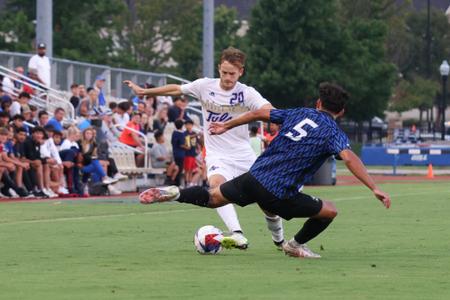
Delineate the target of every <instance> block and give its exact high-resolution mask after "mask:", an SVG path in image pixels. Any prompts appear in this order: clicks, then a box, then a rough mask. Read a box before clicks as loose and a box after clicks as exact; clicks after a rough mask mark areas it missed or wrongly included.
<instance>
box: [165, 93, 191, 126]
mask: <svg viewBox="0 0 450 300" xmlns="http://www.w3.org/2000/svg"><path fill="white" fill-rule="evenodd" d="M186 107H187V100H186V99H184V98H182V97H179V96H178V97H176V98H175V99H174V101H173V105H172V106H170V108H169V112H168V116H169V122H175V120H178V119H180V120H184V121H188V120H190V118H189V117H188V115H187V114H186Z"/></svg>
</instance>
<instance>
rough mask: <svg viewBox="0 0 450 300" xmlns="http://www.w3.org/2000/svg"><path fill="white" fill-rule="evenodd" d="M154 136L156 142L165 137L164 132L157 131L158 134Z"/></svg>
mask: <svg viewBox="0 0 450 300" xmlns="http://www.w3.org/2000/svg"><path fill="white" fill-rule="evenodd" d="M153 136H154V137H155V140H157V139H159V138H160V137H162V136H163V132H162V131H161V130H156V132H155V133H154V134H153Z"/></svg>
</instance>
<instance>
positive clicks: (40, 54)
mask: <svg viewBox="0 0 450 300" xmlns="http://www.w3.org/2000/svg"><path fill="white" fill-rule="evenodd" d="M45 53H46V46H45V44H44V43H39V44H38V47H37V54H35V55H33V56H32V57H31V58H30V60H29V62H28V69H29V70H36V71H37V74H36V75H37V77H38V79H39V81H40V82H41V83H42V84H43V85H44V86H45V87H46V88H49V87H50V82H51V76H50V74H51V73H50V72H51V65H50V59H49V58H48V57H47V56H46V55H45Z"/></svg>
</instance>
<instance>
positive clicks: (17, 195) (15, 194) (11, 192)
mask: <svg viewBox="0 0 450 300" xmlns="http://www.w3.org/2000/svg"><path fill="white" fill-rule="evenodd" d="M8 192H9V194H10V195H11V198H20V196H19V194H17V193H16V191H15V190H13V189H12V188H9V189H8Z"/></svg>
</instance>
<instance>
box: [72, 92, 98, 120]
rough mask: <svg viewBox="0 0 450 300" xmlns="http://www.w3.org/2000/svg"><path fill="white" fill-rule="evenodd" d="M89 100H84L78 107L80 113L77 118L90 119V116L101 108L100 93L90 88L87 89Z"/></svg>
mask: <svg viewBox="0 0 450 300" xmlns="http://www.w3.org/2000/svg"><path fill="white" fill-rule="evenodd" d="M87 94H88V96H87V98H86V99H84V100H82V101H81V102H80V104H79V105H78V111H77V116H80V117H84V118H86V119H87V118H89V114H90V113H91V112H92V111H95V110H98V108H99V102H98V92H97V91H96V90H95V89H94V88H92V87H89V88H88V89H87Z"/></svg>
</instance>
